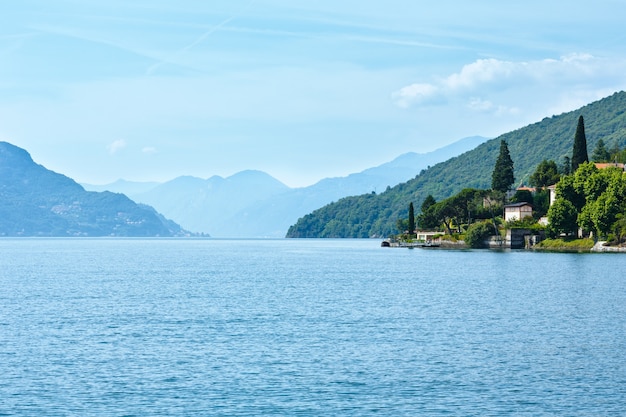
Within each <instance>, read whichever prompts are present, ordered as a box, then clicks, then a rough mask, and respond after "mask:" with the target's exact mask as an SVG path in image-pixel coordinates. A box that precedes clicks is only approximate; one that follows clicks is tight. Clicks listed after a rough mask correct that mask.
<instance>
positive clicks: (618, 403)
mask: <svg viewBox="0 0 626 417" xmlns="http://www.w3.org/2000/svg"><path fill="white" fill-rule="evenodd" d="M0 253H1V255H0V256H1V272H0V375H1V376H2V377H1V378H0V415H3V416H22V415H24V416H34V415H37V416H74V415H75V416H147V415H150V416H177V415H180V416H210V415H216V416H217V415H219V416H257V415H271V416H276V415H278V416H298V415H299V416H369V415H376V416H415V415H429V416H439V415H441V416H444V415H445V416H456V415H480V416H501V415H528V416H544V415H545V416H548V415H567V416H592V415H593V416H598V415H604V416H606V415H624V410H626V276H625V274H626V254H550V253H532V252H524V251H502V252H495V251H447V250H437V249H414V250H409V249H389V248H381V247H380V241H377V240H317V239H313V240H286V239H278V240H227V239H223V240H221V239H220V240H217V239H28V238H24V239H0Z"/></svg>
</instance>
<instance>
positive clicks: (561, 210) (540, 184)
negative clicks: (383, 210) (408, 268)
mask: <svg viewBox="0 0 626 417" xmlns="http://www.w3.org/2000/svg"><path fill="white" fill-rule="evenodd" d="M624 152H625V150H620V149H619V148H615V149H613V150H612V151H608V150H607V149H606V147H605V144H604V141H603V140H600V141H598V143H597V145H596V148H595V149H594V152H593V158H594V159H595V161H593V162H589V157H588V152H587V140H586V135H585V126H584V119H583V117H582V116H580V117H579V119H578V125H577V128H576V134H575V136H574V145H573V151H572V158H571V164H569V163H568V164H564V165H563V166H562V169H561V170H559V169H558V167H557V165H556V163H555V162H554V161H548V160H544V161H542V162H541V163H540V164H539V165H538V166H537V168H536V170H535V172H534V173H533V174H532V175H531V176H530V183H531V185H532V186H533V188H531V189H518V190H517V191H516V193H515V194H514V195H513V197H512V198H511V199H507V197H506V196H507V192H508V191H509V190H510V189H511V186H512V184H513V182H514V164H513V161H512V160H511V158H510V156H509V151H508V147H507V144H506V141H504V140H502V141H501V144H500V154H499V156H498V159H497V161H496V164H495V167H494V169H493V173H492V184H491V189H488V190H478V189H464V190H462V191H461V192H460V193H458V194H456V195H455V196H453V197H450V198H447V199H445V200H443V201H441V202H439V203H438V202H436V201H435V199H434V198H433V197H432V196H430V195H429V196H428V197H427V198H426V200H425V201H424V203H423V204H422V207H421V208H422V212H421V214H420V215H419V216H418V222H417V224H418V225H419V227H420V228H422V229H431V230H445V232H446V234H448V235H453V233H456V234H458V235H460V236H461V238H462V239H463V240H464V241H465V243H466V244H467V245H468V246H469V247H471V248H483V247H487V246H488V244H487V240H488V239H490V238H491V237H493V236H496V237H498V238H501V237H502V236H503V235H504V231H505V230H506V229H515V228H522V229H525V230H527V231H528V233H529V234H537V235H539V234H541V235H547V236H548V237H549V239H548V240H544V242H541V243H540V244H539V245H538V246H537V249H540V250H564V251H572V250H573V251H589V250H591V248H593V246H594V244H595V242H596V241H597V240H598V238H600V239H603V240H605V241H607V242H608V244H609V245H621V244H622V243H623V242H624V241H625V240H626V173H625V172H624V165H623V164H618V163H617V162H614V163H608V162H607V161H610V160H613V161H617V160H618V159H619V156H620V155H622V154H623V153H624ZM598 166H600V167H601V168H602V169H600V168H598ZM555 182H556V183H555ZM547 186H551V187H554V190H555V193H554V195H555V199H554V201H550V196H549V191H548V190H547V189H546V187H547ZM531 190H532V191H533V192H531ZM507 200H508V203H516V202H523V203H529V204H530V205H531V206H532V205H534V206H535V207H536V209H535V210H534V212H533V213H532V216H530V215H529V216H525V217H524V216H522V215H521V214H520V216H519V217H518V218H517V219H515V220H513V221H509V222H506V223H504V222H503V219H502V216H500V215H499V214H496V213H500V212H502V205H503V204H504V203H506V202H507ZM494 207H495V210H494ZM509 207H510V206H509ZM472 214H473V218H472ZM412 215H413V204H412V203H411V204H410V207H409V219H408V220H407V221H406V222H402V221H399V222H398V228H399V229H400V230H402V228H403V227H404V226H405V225H408V226H409V229H408V232H404V234H403V235H402V236H409V237H410V236H412V233H413V230H414V229H412V226H413V225H414V224H415V222H414V221H412V219H411V216H412ZM544 216H547V221H543V222H541V223H540V220H542V219H543V218H544ZM453 229H454V230H453ZM400 239H402V237H401V238H400Z"/></svg>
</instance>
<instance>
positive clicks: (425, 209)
mask: <svg viewBox="0 0 626 417" xmlns="http://www.w3.org/2000/svg"><path fill="white" fill-rule="evenodd" d="M435 204H437V201H436V200H435V198H434V197H433V196H432V195H431V194H428V196H427V197H426V198H425V199H424V202H423V203H422V206H421V213H420V214H419V215H418V216H417V224H418V226H419V227H420V228H421V229H436V228H438V227H439V225H440V224H441V222H440V221H439V220H438V219H437V217H436V216H435V214H434V211H433V210H431V207H433V206H434V205H435Z"/></svg>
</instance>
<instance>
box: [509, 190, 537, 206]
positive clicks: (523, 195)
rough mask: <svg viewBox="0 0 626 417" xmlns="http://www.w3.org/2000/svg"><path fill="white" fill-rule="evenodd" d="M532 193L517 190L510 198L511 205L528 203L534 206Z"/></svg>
mask: <svg viewBox="0 0 626 417" xmlns="http://www.w3.org/2000/svg"><path fill="white" fill-rule="evenodd" d="M533 200H534V198H533V193H531V192H530V191H528V190H517V191H515V194H513V197H511V203H529V204H534V201H533Z"/></svg>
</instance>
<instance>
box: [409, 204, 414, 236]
mask: <svg viewBox="0 0 626 417" xmlns="http://www.w3.org/2000/svg"><path fill="white" fill-rule="evenodd" d="M414 232H415V210H414V209H413V202H411V203H410V204H409V234H412V233H414Z"/></svg>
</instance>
